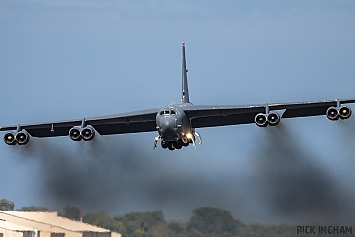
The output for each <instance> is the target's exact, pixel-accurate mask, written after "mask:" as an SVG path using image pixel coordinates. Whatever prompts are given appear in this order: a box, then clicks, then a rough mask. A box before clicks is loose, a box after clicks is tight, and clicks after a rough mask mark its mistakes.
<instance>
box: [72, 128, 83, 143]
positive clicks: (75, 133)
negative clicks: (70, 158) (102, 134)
mask: <svg viewBox="0 0 355 237" xmlns="http://www.w3.org/2000/svg"><path fill="white" fill-rule="evenodd" d="M69 137H70V139H72V140H73V141H81V140H82V139H83V137H82V136H81V133H80V128H78V127H72V128H71V129H70V130H69Z"/></svg>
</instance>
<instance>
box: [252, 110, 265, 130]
mask: <svg viewBox="0 0 355 237" xmlns="http://www.w3.org/2000/svg"><path fill="white" fill-rule="evenodd" d="M254 121H255V124H256V125H257V126H259V127H266V126H267V124H268V121H267V116H266V114H262V113H260V114H257V115H256V116H255V119H254Z"/></svg>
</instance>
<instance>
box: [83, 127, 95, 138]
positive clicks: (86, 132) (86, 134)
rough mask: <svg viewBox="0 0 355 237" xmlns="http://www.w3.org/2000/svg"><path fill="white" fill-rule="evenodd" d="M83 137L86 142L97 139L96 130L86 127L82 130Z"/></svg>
mask: <svg viewBox="0 0 355 237" xmlns="http://www.w3.org/2000/svg"><path fill="white" fill-rule="evenodd" d="M81 136H82V138H83V139H84V141H91V140H92V139H94V137H95V130H94V129H93V128H92V127H85V128H83V130H81Z"/></svg>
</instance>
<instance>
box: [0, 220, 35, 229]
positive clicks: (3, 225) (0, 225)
mask: <svg viewBox="0 0 355 237" xmlns="http://www.w3.org/2000/svg"><path fill="white" fill-rule="evenodd" d="M0 229H5V230H11V231H34V228H31V227H28V226H23V225H17V224H15V223H12V222H8V221H5V220H0Z"/></svg>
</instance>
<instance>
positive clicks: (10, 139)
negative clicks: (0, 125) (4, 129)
mask: <svg viewBox="0 0 355 237" xmlns="http://www.w3.org/2000/svg"><path fill="white" fill-rule="evenodd" d="M4 142H5V143H6V144H7V145H16V143H17V141H16V136H15V134H13V133H12V132H8V133H6V134H5V136H4Z"/></svg>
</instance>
